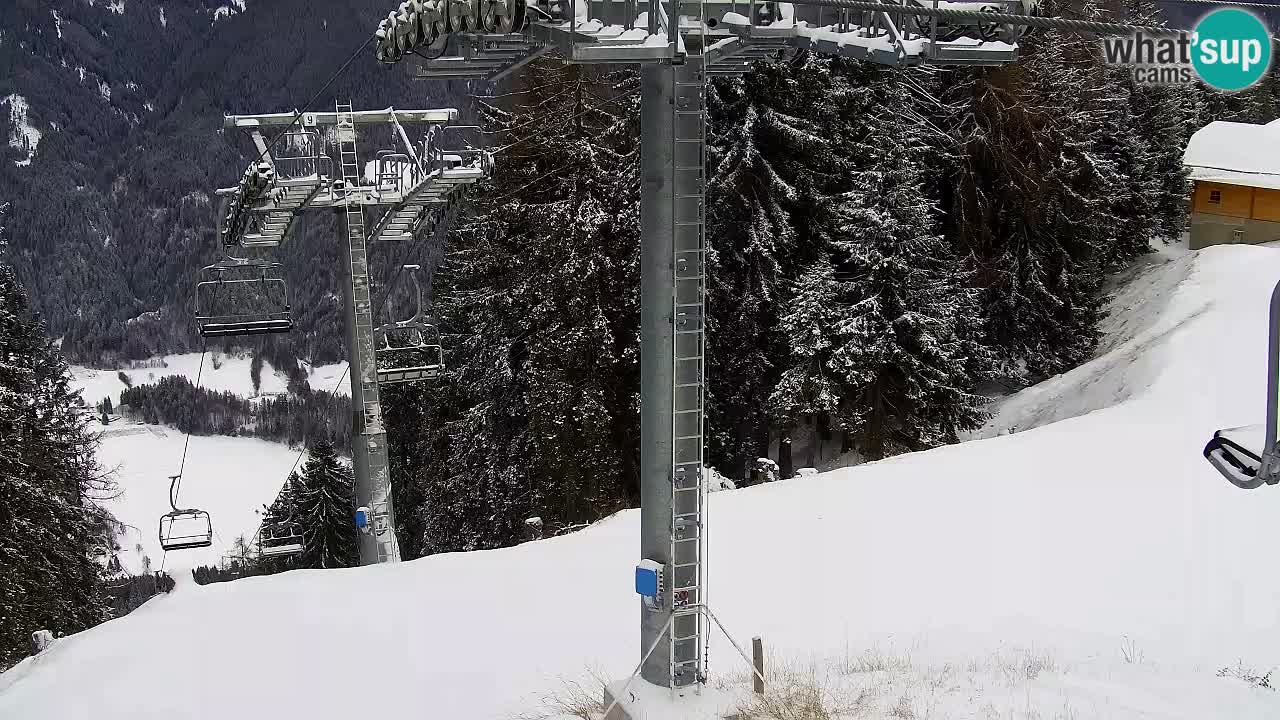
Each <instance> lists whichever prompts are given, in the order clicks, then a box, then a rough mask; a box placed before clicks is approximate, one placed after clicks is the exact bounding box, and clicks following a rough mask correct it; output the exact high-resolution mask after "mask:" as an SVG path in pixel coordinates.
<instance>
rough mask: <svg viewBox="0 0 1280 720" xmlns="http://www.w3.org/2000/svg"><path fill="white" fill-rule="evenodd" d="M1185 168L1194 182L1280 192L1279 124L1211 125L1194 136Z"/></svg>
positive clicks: (1221, 122)
mask: <svg viewBox="0 0 1280 720" xmlns="http://www.w3.org/2000/svg"><path fill="white" fill-rule="evenodd" d="M1182 164H1183V165H1186V166H1187V167H1188V168H1189V169H1190V170H1191V179H1192V180H1199V181H1204V182H1215V183H1223V184H1226V185H1248V186H1250V187H1260V188H1272V189H1280V120H1273V121H1271V122H1270V123H1267V124H1266V125H1254V124H1251V123H1238V122H1226V121H1223V120H1219V121H1217V122H1211V123H1209V124H1208V125H1205V126H1204V127H1202V128H1200V129H1199V130H1197V131H1196V133H1195V134H1194V135H1192V136H1191V141H1190V142H1188V143H1187V151H1186V153H1185V154H1183V156H1182Z"/></svg>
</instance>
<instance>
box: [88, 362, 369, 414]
mask: <svg viewBox="0 0 1280 720" xmlns="http://www.w3.org/2000/svg"><path fill="white" fill-rule="evenodd" d="M252 362H253V360H252V358H251V357H250V356H248V355H244V356H227V355H224V354H222V353H219V352H215V351H212V350H211V351H209V352H208V353H206V356H205V359H204V369H203V371H202V370H201V369H200V353H184V354H181V355H165V356H164V357H159V358H153V359H151V360H150V361H147V362H146V363H140V365H141V366H140V367H129V368H114V369H109V370H99V369H95V368H86V367H78V366H73V367H72V368H71V374H72V376H73V378H74V382H73V386H74V387H76V388H79V389H81V390H83V392H82V393H81V396H82V397H83V398H84V401H85V402H86V403H88V404H90V405H94V404H97V403H100V402H102V399H103V398H105V397H110V398H111V402H112V403H118V402H119V401H120V392H121V391H122V390H124V389H125V384H124V383H123V382H121V380H120V373H121V372H124V373H125V374H126V375H128V376H129V379H130V380H131V381H132V382H133V384H134V385H143V384H147V383H154V382H157V381H158V380H160V378H162V377H167V376H169V375H182V376H184V377H186V378H187V379H188V380H190V381H191V382H193V383H194V382H195V381H196V376H197V375H199V377H200V386H201V387H203V388H208V389H210V390H215V391H219V392H221V391H227V392H233V393H235V394H237V395H240V396H243V397H250V396H252V395H253V394H254V392H253V376H252V375H251V374H250V372H249V367H250V365H251V364H252ZM346 367H347V366H346V363H337V364H333V365H318V366H315V367H311V366H308V367H307V379H308V382H310V383H311V387H312V389H314V390H324V391H326V392H331V391H333V390H334V387H335V384H336V383H337V382H338V380H339V378H340V377H341V376H342V374H343V370H345V369H346ZM288 385H289V379H288V378H287V377H285V375H284V373H281V372H277V371H276V370H275V369H274V368H272V367H271V364H270V363H265V362H264V363H263V368H262V387H261V392H262V393H264V394H269V393H282V392H285V390H287V389H288ZM337 392H338V393H339V394H341V395H349V394H350V392H351V390H350V385H349V384H348V383H346V382H345V381H344V382H343V383H342V385H341V386H340V387H338V388H337Z"/></svg>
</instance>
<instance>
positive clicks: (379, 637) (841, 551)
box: [0, 246, 1280, 720]
mask: <svg viewBox="0 0 1280 720" xmlns="http://www.w3.org/2000/svg"><path fill="white" fill-rule="evenodd" d="M1277 278H1280V251H1277V250H1276V249H1273V248H1265V247H1245V246H1235V247H1232V246H1227V247H1215V248H1211V249H1208V250H1204V251H1201V252H1199V253H1196V254H1192V255H1175V254H1168V255H1165V256H1162V257H1159V258H1157V259H1155V260H1154V261H1153V262H1152V263H1151V264H1150V265H1149V266H1148V267H1147V268H1146V269H1145V270H1144V271H1143V272H1141V273H1139V274H1137V276H1136V277H1134V278H1133V279H1132V280H1131V281H1129V283H1128V284H1127V285H1125V286H1124V287H1122V288H1119V289H1118V291H1117V297H1116V300H1115V302H1114V303H1113V309H1114V312H1113V315H1112V317H1111V318H1110V319H1109V320H1108V323H1107V325H1106V328H1105V329H1106V332H1107V333H1108V335H1107V337H1106V338H1105V339H1104V341H1103V345H1102V348H1101V351H1100V355H1099V356H1098V357H1097V358H1096V359H1095V360H1094V361H1092V362H1090V363H1087V364H1086V365H1084V366H1081V367H1079V368H1077V369H1076V370H1073V371H1072V372H1069V373H1065V374H1063V375H1061V376H1059V377H1057V378H1054V379H1051V380H1049V381H1048V382H1046V383H1044V384H1042V385H1041V386H1037V387H1035V388H1031V389H1029V390H1027V391H1025V392H1023V393H1020V394H1018V395H1016V396H1013V397H1011V398H1009V399H1007V400H1005V401H1004V402H1002V403H1001V404H1000V406H999V407H998V408H997V412H996V415H995V417H994V419H993V421H992V423H991V425H990V427H989V428H988V429H987V430H986V431H985V432H983V433H979V435H980V436H984V437H980V438H978V439H974V440H971V441H968V442H965V443H961V444H959V445H953V446H950V447H945V448H940V449H937V450H932V451H928V452H922V453H915V454H911V455H904V456H899V457H896V458H892V459H890V460H886V461H882V462H878V463H874V464H868V465H862V466H858V467H854V468H846V469H841V470H836V471H832V472H828V473H822V474H819V475H815V476H810V477H804V478H798V479H794V480H790V481H786V482H781V483H773V484H769V485H764V486H757V487H753V488H749V489H746V490H741V491H734V492H721V493H716V494H715V495H713V496H712V498H711V502H710V517H709V533H710V538H711V540H710V551H709V560H708V561H709V566H710V569H711V570H710V572H711V577H710V594H709V597H708V600H709V602H710V604H711V606H712V608H713V609H714V610H715V612H716V614H717V615H718V616H719V617H720V618H721V619H722V620H723V621H724V622H725V624H726V626H727V627H728V628H729V629H730V630H731V631H732V632H734V633H735V634H736V635H737V637H738V639H739V640H740V641H745V640H749V638H750V637H751V636H753V635H759V636H761V637H763V638H764V640H765V642H766V645H767V647H768V649H769V650H770V652H771V654H772V655H773V656H774V657H775V658H777V659H778V660H779V663H780V665H782V666H788V667H790V671H789V672H780V673H779V674H778V675H777V676H775V677H776V678H777V680H778V683H779V685H780V686H785V684H786V682H787V678H791V679H793V680H794V679H796V678H799V679H800V680H802V681H804V682H808V683H809V684H811V685H817V686H821V688H823V691H824V692H825V693H827V695H828V696H829V697H828V699H829V701H830V702H829V703H828V704H829V705H830V706H831V707H833V708H834V709H835V710H837V711H838V715H837V716H838V717H847V718H863V717H866V718H880V717H896V718H1019V719H1022V718H1045V719H1047V718H1064V719H1065V718H1071V719H1073V720H1082V719H1084V718H1133V719H1137V718H1144V719H1145V718H1167V719H1174V718H1179V719H1183V718H1185V719H1187V720H1190V719H1192V718H1211V717H1222V718H1228V717H1229V718H1259V719H1260V718H1275V717H1280V693H1276V692H1275V691H1273V690H1270V689H1267V688H1262V687H1258V686H1257V685H1256V684H1255V683H1251V682H1250V681H1248V680H1246V679H1241V677H1244V676H1250V675H1254V676H1256V675H1261V674H1264V673H1266V672H1268V671H1269V670H1271V669H1272V668H1274V667H1275V666H1277V665H1280V650H1277V648H1280V604H1277V603H1276V602H1275V601H1276V599H1277V597H1280V574H1278V573H1276V572H1274V571H1273V570H1272V569H1271V568H1270V566H1269V562H1268V558H1269V554H1270V548H1271V547H1273V546H1274V545H1275V544H1276V543H1277V542H1280V523H1277V522H1276V521H1275V517H1276V513H1277V512H1278V511H1280V494H1277V493H1280V490H1269V489H1261V490H1258V491H1256V492H1252V493H1249V492H1243V491H1240V490H1237V489H1235V488H1234V487H1231V486H1230V485H1228V484H1227V483H1226V482H1225V481H1224V480H1222V479H1221V478H1220V477H1219V476H1218V475H1217V474H1216V473H1215V472H1214V471H1213V470H1212V469H1211V468H1210V467H1209V466H1208V464H1207V463H1205V462H1204V460H1203V459H1202V458H1201V456H1200V451H1201V448H1202V446H1203V445H1204V443H1205V441H1206V440H1207V439H1208V438H1209V436H1210V435H1211V434H1212V432H1213V430H1214V429H1216V428H1219V427H1226V426H1235V425H1244V424H1249V423H1255V422H1259V421H1260V420H1261V415H1262V412H1263V398H1262V390H1263V386H1264V369H1265V332H1264V330H1265V327H1266V305H1267V298H1268V296H1269V293H1270V291H1271V289H1272V286H1273V285H1274V284H1275V281H1276V279H1277ZM1013 428H1016V432H1012V433H1010V432H1009V430H1010V429H1013ZM219 450H220V449H219V448H206V449H202V448H200V447H199V446H196V445H193V451H192V452H193V456H195V457H204V458H209V457H211V456H217V455H218V453H219ZM221 450H222V454H224V455H231V454H233V452H232V451H231V449H230V448H225V449H221ZM197 451H200V452H198V453H197ZM189 462H190V461H189ZM223 474H224V475H225V473H223ZM197 482H199V480H198V479H197ZM216 517H217V515H216V514H215V521H216ZM638 525H639V514H638V512H636V511H627V512H623V513H620V514H618V515H616V516H614V517H612V518H610V519H608V520H606V521H604V522H601V523H599V524H597V525H595V526H593V527H591V528H588V529H587V530H584V531H582V532H579V533H575V534H572V535H567V536H563V537H558V538H554V539H550V540H545V541H541V542H536V543H528V544H525V545H521V546H519V547H514V548H508V549H504V550H496V551H488V552H477V553H467V554H450V555H437V556H433V557H429V558H425V559H422V560H418V561H414V562H410V563H405V564H402V565H398V566H376V567H367V568H357V569H347V570H328V571H295V572H291V573H287V574H285V575H279V576H274V577H260V578H251V579H247V580H241V581H237V582H234V583H222V584H217V585H211V586H207V587H197V586H194V585H193V584H192V583H190V582H186V583H183V584H181V585H180V586H179V588H178V589H177V590H176V591H175V592H174V593H173V594H172V595H170V596H161V597H157V598H155V599H153V600H152V601H150V602H149V603H147V605H145V606H144V607H142V608H141V609H139V610H138V611H136V612H134V613H133V614H131V615H129V616H127V617H124V618H122V619H119V620H115V621H111V622H108V623H106V624H104V625H101V626H99V627H96V628H94V629H92V630H89V631H87V632H84V633H81V634H79V635H75V636H72V637H69V638H65V639H63V640H60V641H59V642H58V643H56V644H55V645H54V647H52V648H51V649H50V650H48V651H46V652H45V653H43V654H42V655H40V656H38V657H36V658H33V659H29V660H26V661H24V662H23V663H21V664H20V665H18V666H17V667H15V668H14V669H12V670H10V671H9V672H7V673H5V674H3V675H0V717H4V718H9V717H13V718H23V719H24V720H42V719H44V718H79V717H90V716H92V717H95V718H104V719H106V720H114V719H116V718H120V719H124V718H128V720H140V719H149V718H157V719H159V718H164V719H165V720H169V719H171V718H175V717H183V718H196V719H206V718H207V719H208V720H224V719H225V718H228V717H241V716H246V715H247V714H251V715H253V716H255V717H306V718H309V720H325V719H328V718H334V719H337V718H347V717H351V716H353V715H360V716H377V715H394V716H399V717H404V716H412V717H426V718H449V719H450V720H469V719H473V718H474V719H476V720H491V719H492V720H498V719H500V718H511V717H516V716H519V715H521V714H525V715H526V716H528V714H530V713H532V714H533V716H537V713H538V712H539V708H540V707H541V708H542V710H543V711H545V712H546V713H554V712H558V711H557V710H556V709H555V708H554V707H552V706H551V705H554V703H552V704H551V705H547V704H546V703H545V699H546V698H549V697H551V696H553V695H556V694H557V693H560V694H561V695H563V692H562V691H563V688H564V687H565V683H566V682H569V683H573V682H590V680H589V677H590V675H591V674H592V673H593V672H594V673H595V674H596V675H598V676H600V677H603V678H606V679H609V680H614V679H618V678H623V677H625V676H626V675H627V673H629V672H630V671H631V670H632V668H633V667H634V664H635V662H636V661H637V660H638V658H639V654H640V650H639V647H638V645H639V639H638V632H637V627H636V625H637V623H636V619H637V614H638V613H637V604H638V602H637V600H636V598H635V596H634V595H633V593H632V587H631V572H632V567H633V566H634V563H635V561H636V560H637V559H638V558H637V556H636V549H637V538H638ZM710 657H711V664H710V672H711V674H712V687H711V688H709V689H708V696H707V698H708V700H709V701H712V700H714V701H715V702H714V703H713V704H716V703H719V704H718V705H717V707H716V708H715V709H717V710H719V711H724V710H727V709H732V707H733V706H734V705H736V704H738V703H740V702H749V700H747V699H744V696H742V695H741V688H742V687H743V684H742V683H744V682H745V675H744V673H743V672H742V670H743V668H742V667H741V661H740V660H739V659H738V658H737V657H736V655H735V653H734V651H733V649H732V648H731V646H730V645H729V644H728V642H727V641H725V639H724V638H723V637H721V636H717V637H715V638H714V639H713V641H712V645H711V656H710ZM1224 668H1230V669H1231V670H1229V671H1228V672H1227V673H1225V675H1226V676H1220V675H1222V674H1223V673H1222V670H1223V669H1224ZM140 682H144V683H146V687H147V688H148V690H147V692H146V693H145V695H139V693H138V691H137V688H138V687H139V683H140ZM726 682H727V683H728V685H727V687H722V686H724V685H725V683H726ZM581 687H583V688H585V689H586V692H587V694H588V695H593V694H594V693H595V692H596V690H595V687H594V686H592V685H582V686H581ZM228 688H234V691H233V692H231V691H228ZM716 693H726V694H725V695H720V696H717V695H716ZM717 698H719V699H717ZM725 698H728V699H727V700H726V699H725ZM721 700H723V702H721ZM687 707H689V708H692V706H687ZM747 709H750V708H747ZM755 710H756V711H757V713H760V712H762V710H761V708H759V707H757V708H755ZM686 714H687V713H686ZM756 716H757V717H760V716H761V715H760V714H757V715H756ZM672 717H682V716H681V715H680V714H679V713H677V714H675V715H659V714H656V713H655V714H653V715H652V717H651V718H650V720H670V718H672ZM764 717H767V715H764Z"/></svg>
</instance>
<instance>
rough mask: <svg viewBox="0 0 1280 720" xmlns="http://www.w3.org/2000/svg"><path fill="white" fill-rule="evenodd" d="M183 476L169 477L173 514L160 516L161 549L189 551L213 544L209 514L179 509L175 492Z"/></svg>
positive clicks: (192, 509)
mask: <svg viewBox="0 0 1280 720" xmlns="http://www.w3.org/2000/svg"><path fill="white" fill-rule="evenodd" d="M181 478H182V476H181V475H170V476H169V506H170V507H171V508H173V510H172V512H168V513H165V514H164V515H161V516H160V532H159V535H160V548H161V549H162V550H165V551H166V552H167V551H169V550H189V549H191V548H202V547H209V546H210V545H212V544H213V521H212V519H211V518H210V517H209V513H207V512H205V511H204V510H198V509H194V508H187V509H182V508H179V507H178V504H177V499H176V498H175V497H174V492H175V491H176V489H177V483H178V480H180V479H181Z"/></svg>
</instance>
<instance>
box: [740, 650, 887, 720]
mask: <svg viewBox="0 0 1280 720" xmlns="http://www.w3.org/2000/svg"><path fill="white" fill-rule="evenodd" d="M767 667H773V668H774V669H773V670H772V671H771V672H770V673H769V675H768V682H767V684H766V685H765V692H764V694H761V695H755V694H752V695H750V696H748V697H747V698H746V699H745V700H743V701H742V702H741V703H740V704H739V705H738V710H737V713H736V718H737V719H738V720H837V719H842V718H853V717H861V716H863V715H865V714H866V713H867V712H869V711H870V710H871V709H872V708H873V706H874V700H875V695H876V690H875V688H873V687H862V688H858V689H854V688H850V687H847V686H845V685H844V684H842V683H839V682H833V681H832V679H831V678H830V677H829V676H828V675H827V674H826V673H823V672H820V671H819V670H818V667H817V665H815V664H810V665H806V666H796V665H787V664H785V663H778V662H776V661H775V662H772V664H771V665H770V666H767ZM837 669H838V668H837ZM748 681H749V680H748Z"/></svg>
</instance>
